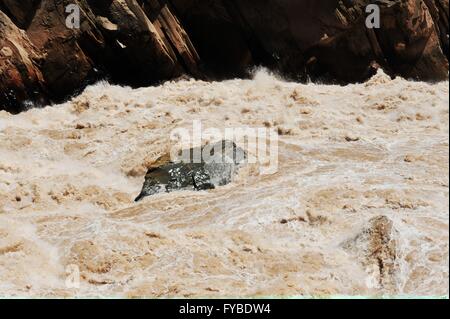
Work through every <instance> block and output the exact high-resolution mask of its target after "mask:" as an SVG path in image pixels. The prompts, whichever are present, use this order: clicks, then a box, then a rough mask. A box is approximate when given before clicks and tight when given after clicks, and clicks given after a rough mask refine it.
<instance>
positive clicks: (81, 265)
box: [0, 70, 449, 297]
mask: <svg viewBox="0 0 450 319" xmlns="http://www.w3.org/2000/svg"><path fill="white" fill-rule="evenodd" d="M448 103H449V91H448V82H442V83H436V84H427V83H422V82H411V81H406V80H404V79H401V78H396V79H394V80H391V79H390V78H389V77H388V76H386V75H385V74H384V73H383V72H381V71H380V72H379V73H378V74H377V75H376V76H374V77H373V78H372V79H370V80H369V81H368V82H366V83H363V84H354V85H347V86H332V85H319V84H298V83H292V82H287V81H284V80H282V79H279V78H278V77H276V76H274V75H272V74H269V73H268V72H266V71H264V70H261V71H258V72H257V73H256V74H255V76H254V78H253V79H251V80H229V81H223V82H203V81H197V80H181V81H177V82H167V83H165V84H162V85H160V86H157V87H149V88H141V89H131V88H128V87H120V86H113V85H110V84H107V83H103V82H102V83H97V84H95V85H92V86H90V87H88V88H87V89H86V90H85V91H84V92H83V93H82V94H81V95H79V96H77V97H75V98H73V99H72V100H71V101H69V102H67V103H64V104H61V105H54V106H49V107H46V108H42V109H31V110H29V111H27V112H23V113H20V114H18V115H11V114H9V113H6V112H0V295H1V296H20V297H22V296H60V297H76V296H96V297H97V296H99V297H238V296H265V297H267V296H286V297H287V296H289V297H293V296H335V295H351V296H360V295H363V296H380V295H410V296H445V295H448V293H449V291H448V290H449V288H448V286H449V274H448V270H449V262H448V260H449V254H448V253H449V230H448V227H449V206H448V200H449V198H448V197H449V196H448V195H449V185H448V178H449V170H448V165H449V155H448V151H449V136H448V134H449V130H448V129H449V113H448V112H449V108H448ZM194 120H201V122H202V125H203V126H204V127H205V128H208V127H211V128H218V129H225V128H232V127H257V128H260V127H263V128H269V129H273V130H274V131H276V132H277V134H278V136H279V142H278V143H279V153H278V169H277V171H276V172H275V173H274V174H270V175H268V174H260V170H259V169H258V165H259V164H252V165H246V166H244V167H242V168H241V169H240V170H239V173H238V175H237V176H236V177H235V178H234V180H233V182H232V183H230V184H228V185H225V186H222V187H218V188H216V189H213V190H207V191H199V192H194V191H180V192H174V193H170V194H165V193H162V194H156V195H154V196H152V197H148V198H145V199H144V200H142V201H141V202H139V203H135V202H134V198H135V197H136V196H137V195H138V194H139V192H140V190H141V188H142V184H143V182H144V176H145V174H146V172H147V168H148V167H149V166H151V165H152V164H154V163H156V162H157V161H158V159H160V158H161V157H162V156H164V155H165V154H167V153H168V152H169V148H170V145H171V140H170V137H171V132H172V131H173V130H174V129H177V128H180V127H182V128H191V127H192V123H193V121H194ZM78 275H79V276H78Z"/></svg>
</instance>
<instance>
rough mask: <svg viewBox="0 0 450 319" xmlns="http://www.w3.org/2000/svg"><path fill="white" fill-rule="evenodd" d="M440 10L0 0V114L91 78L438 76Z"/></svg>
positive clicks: (444, 39) (425, 5)
mask: <svg viewBox="0 0 450 319" xmlns="http://www.w3.org/2000/svg"><path fill="white" fill-rule="evenodd" d="M370 3H376V4H378V5H379V6H380V8H381V28H380V29H368V28H367V27H366V24H365V20H366V15H367V14H366V11H365V8H366V6H367V5H368V4H370ZM69 4H77V5H78V6H79V8H80V14H81V25H80V28H79V29H76V28H75V29H71V28H68V27H67V26H66V17H67V15H68V13H66V10H65V8H66V7H67V5H69ZM448 7H449V1H448V0H377V1H370V0H341V1H338V0H321V1H317V0H296V1H294V0H292V1H286V0H265V1H260V0H239V1H237V0H95V1H94V0H78V1H75V0H22V1H18V0H0V12H1V14H0V41H1V42H0V50H1V51H0V52H2V53H0V72H1V73H0V109H7V110H9V111H20V110H22V109H23V108H24V103H25V102H27V101H33V102H35V103H37V104H43V103H46V102H47V101H48V100H50V101H61V100H63V99H65V98H67V97H68V96H70V95H71V94H74V93H76V92H77V91H78V90H80V89H82V88H83V87H84V86H85V85H86V84H88V83H90V82H92V81H96V80H98V79H102V78H106V79H108V80H110V81H112V82H114V83H119V84H127V85H132V86H147V85H151V84H154V83H158V82H160V81H164V80H168V79H174V78H177V77H179V76H181V75H183V74H188V75H191V76H194V77H197V78H206V79H207V78H213V79H222V78H228V77H236V76H246V75H248V72H249V69H250V68H251V67H253V66H256V65H263V66H266V67H269V68H270V69H273V70H275V71H279V72H281V73H283V74H285V75H286V76H289V77H292V78H295V79H298V80H307V79H309V78H311V79H313V80H315V79H320V80H324V81H334V82H339V83H348V82H358V81H363V80H365V79H367V78H368V77H370V76H371V75H372V74H373V73H374V72H375V69H376V68H378V67H380V66H381V67H383V68H384V69H385V71H386V72H387V73H388V74H391V75H401V76H403V77H406V78H412V79H420V80H431V81H434V80H443V79H446V78H448V50H449V44H448V43H449V40H448V19H449V12H448V9H449V8H448ZM11 39H13V41H11ZM11 51H12V52H13V54H10V52H11Z"/></svg>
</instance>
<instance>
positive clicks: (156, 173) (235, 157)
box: [135, 141, 247, 202]
mask: <svg viewBox="0 0 450 319" xmlns="http://www.w3.org/2000/svg"><path fill="white" fill-rule="evenodd" d="M180 155H181V157H180V159H178V160H177V161H175V162H169V163H168V164H166V165H162V166H160V167H157V168H151V169H149V171H148V172H147V175H146V176H145V182H144V186H143V188H142V191H141V193H140V194H139V196H138V197H137V198H136V200H135V201H136V202H138V201H140V200H142V199H143V198H144V197H147V196H152V195H155V194H158V193H163V192H167V193H169V192H173V191H177V190H196V191H201V190H208V189H214V188H216V187H217V186H224V185H226V184H229V183H230V182H231V181H232V178H233V176H234V175H235V173H236V172H237V170H238V168H239V166H240V165H241V164H242V163H243V162H244V161H245V159H246V158H247V154H246V153H245V151H244V150H243V149H241V148H239V147H237V146H236V144H235V143H233V142H231V141H221V142H218V143H216V144H212V145H205V146H203V147H199V148H193V149H189V150H184V151H182V152H181V154H180Z"/></svg>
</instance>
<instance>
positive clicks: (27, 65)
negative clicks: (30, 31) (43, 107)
mask: <svg viewBox="0 0 450 319" xmlns="http://www.w3.org/2000/svg"><path fill="white" fill-rule="evenodd" d="M40 59H41V56H39V54H38V53H37V51H36V48H35V47H34V46H33V45H32V44H31V42H30V41H29V39H28V37H27V35H26V33H25V32H23V31H22V30H20V29H19V28H18V27H16V25H15V24H14V23H13V22H12V21H11V20H10V19H9V18H8V17H7V16H6V15H5V14H4V13H2V12H1V11H0V110H2V109H3V110H6V111H10V112H16V111H18V109H19V108H21V109H23V108H26V105H27V103H28V102H30V104H31V101H34V102H40V103H46V102H47V101H46V100H45V98H44V97H45V95H46V94H45V91H44V89H43V84H44V79H43V77H42V74H41V72H40V70H39V68H38V63H39V61H40ZM18 101H19V102H18Z"/></svg>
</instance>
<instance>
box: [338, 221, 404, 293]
mask: <svg viewBox="0 0 450 319" xmlns="http://www.w3.org/2000/svg"><path fill="white" fill-rule="evenodd" d="M397 245H398V243H397V240H396V231H395V229H394V225H393V223H392V221H391V220H390V219H389V218H388V217H386V216H378V217H374V218H372V219H371V220H370V221H369V222H368V225H367V226H366V227H364V228H363V230H362V231H361V232H360V233H359V234H358V235H356V236H355V237H354V238H353V239H351V240H349V241H347V242H345V243H344V244H343V248H344V249H345V250H347V251H349V252H351V253H353V254H355V255H356V256H357V257H358V259H359V260H360V262H361V264H362V265H363V266H364V268H365V270H366V272H367V273H368V274H369V275H370V276H371V277H370V280H369V281H368V284H369V285H371V286H372V287H373V288H381V289H384V290H385V291H389V292H390V293H395V292H396V290H397V284H396V272H397V271H398V269H397V267H398V265H397V263H396V259H397V249H398V247H397Z"/></svg>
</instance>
